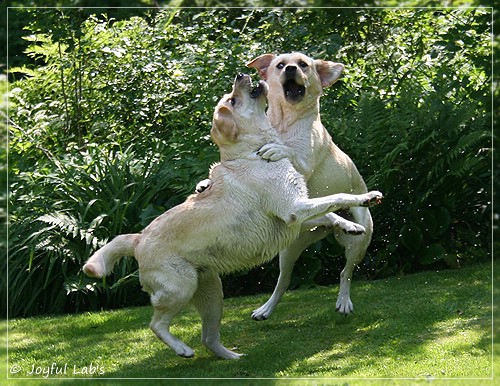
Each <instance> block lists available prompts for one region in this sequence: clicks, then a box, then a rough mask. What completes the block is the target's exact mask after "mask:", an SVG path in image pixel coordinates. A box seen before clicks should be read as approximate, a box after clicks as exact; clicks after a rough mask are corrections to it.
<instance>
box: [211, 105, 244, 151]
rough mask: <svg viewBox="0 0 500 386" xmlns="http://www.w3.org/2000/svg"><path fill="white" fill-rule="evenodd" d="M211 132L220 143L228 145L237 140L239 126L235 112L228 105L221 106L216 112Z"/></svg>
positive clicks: (215, 140) (213, 137)
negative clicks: (235, 118) (234, 115)
mask: <svg viewBox="0 0 500 386" xmlns="http://www.w3.org/2000/svg"><path fill="white" fill-rule="evenodd" d="M210 134H211V136H212V139H213V140H214V142H215V143H216V144H218V145H227V144H231V143H234V142H236V138H237V137H238V127H237V126H236V121H235V120H234V117H233V113H232V112H231V110H229V109H228V108H227V107H224V106H221V107H219V109H218V110H217V111H216V112H215V114H214V120H213V124H212V130H210Z"/></svg>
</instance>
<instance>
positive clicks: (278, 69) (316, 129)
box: [247, 53, 373, 320]
mask: <svg viewBox="0 0 500 386" xmlns="http://www.w3.org/2000/svg"><path fill="white" fill-rule="evenodd" d="M247 66H248V67H252V68H256V69H257V70H258V72H259V74H260V76H261V77H262V78H263V79H264V80H265V81H266V82H267V83H268V85H269V94H268V103H269V110H268V113H267V116H268V118H269V121H270V123H271V125H272V126H273V127H274V128H275V129H276V130H277V132H278V135H279V137H280V139H281V144H280V143H278V142H275V143H269V144H267V145H265V146H264V147H263V148H262V149H261V151H260V153H259V154H261V156H262V157H263V158H265V159H268V160H273V161H274V160H278V159H281V158H282V157H287V158H289V159H290V160H291V161H292V164H293V165H294V166H295V168H296V169H297V170H298V171H299V172H300V173H301V174H302V175H304V178H305V180H306V182H307V187H308V189H309V195H310V196H311V197H321V196H325V195H328V194H334V193H342V192H344V193H352V194H362V193H366V192H367V188H366V185H365V183H364V181H363V178H362V177H361V175H360V173H359V172H358V170H357V168H356V166H355V165H354V163H353V161H352V160H351V159H350V158H349V157H348V156H347V154H345V153H344V152H343V151H342V150H340V149H339V147H338V146H336V145H335V143H334V142H333V141H332V138H331V136H330V134H329V133H328V132H327V130H326V129H325V127H324V126H323V124H322V123H321V117H320V103H319V99H320V96H321V95H322V93H323V88H325V87H329V86H331V85H332V84H333V83H335V81H337V79H338V78H339V76H340V75H341V73H342V71H343V69H344V66H343V65H342V64H340V63H334V62H329V61H324V60H314V59H311V58H309V57H308V56H306V55H303V54H301V53H291V54H283V55H278V56H277V55H274V54H265V55H261V56H259V57H258V58H256V59H254V60H252V61H251V62H249V63H248V64H247ZM349 212H350V215H349V217H352V218H351V219H352V220H353V221H354V222H355V223H357V224H359V225H357V226H353V223H347V224H346V222H345V221H346V220H345V219H344V218H342V217H340V216H339V215H337V214H334V213H332V214H330V215H328V216H327V217H328V218H329V219H330V221H331V225H332V227H333V228H334V234H335V238H336V240H337V241H338V242H339V243H340V244H341V245H342V246H343V247H344V248H345V257H346V260H347V261H346V265H345V267H344V269H343V270H342V272H341V274H340V291H339V295H338V298H337V303H336V309H337V310H338V311H339V312H341V313H343V314H349V313H351V312H352V311H353V304H352V301H351V298H350V285H351V279H352V274H353V271H354V268H355V267H356V265H357V264H358V263H359V262H360V261H361V260H362V259H363V258H364V255H365V253H366V250H367V248H368V245H369V244H370V241H371V236H372V232H373V222H372V217H371V215H370V211H369V210H368V208H366V207H351V208H350V209H349ZM349 227H350V229H349ZM346 229H347V230H346ZM330 232H331V230H329V229H328V228H325V227H323V228H318V229H316V230H314V231H312V232H310V231H305V232H302V233H301V234H300V236H299V237H298V238H297V240H295V241H294V242H293V243H292V244H291V245H290V246H289V247H288V248H286V249H284V250H282V251H281V252H280V275H279V278H278V283H277V285H276V288H275V290H274V292H273V294H272V295H271V297H270V298H269V300H268V301H267V302H266V303H265V304H264V305H262V306H261V307H260V308H258V309H256V310H255V311H254V312H253V314H252V317H253V318H254V319H255V320H264V319H267V318H268V317H269V316H270V315H271V313H272V312H273V310H274V308H275V307H276V305H277V304H278V302H279V301H280V299H281V297H282V296H283V294H284V292H285V291H286V289H287V288H288V285H289V284H290V279H291V276H292V271H293V266H294V264H295V262H296V261H297V259H298V258H299V256H300V254H301V253H302V251H303V250H304V249H305V248H307V246H309V245H311V244H312V243H314V242H316V241H318V240H320V239H322V238H323V237H325V236H326V235H327V234H328V233H330Z"/></svg>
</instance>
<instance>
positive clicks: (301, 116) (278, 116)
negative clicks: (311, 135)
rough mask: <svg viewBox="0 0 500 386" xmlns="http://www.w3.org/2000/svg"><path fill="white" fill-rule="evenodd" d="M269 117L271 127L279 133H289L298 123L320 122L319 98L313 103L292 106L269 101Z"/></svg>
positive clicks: (282, 102)
mask: <svg viewBox="0 0 500 386" xmlns="http://www.w3.org/2000/svg"><path fill="white" fill-rule="evenodd" d="M267 117H268V119H269V122H271V125H272V126H273V127H275V128H276V130H278V131H281V132H283V131H288V130H290V129H291V128H293V127H295V126H296V125H297V123H298V122H299V121H300V122H304V121H311V123H312V122H314V121H316V120H319V119H320V118H319V98H317V99H315V100H313V101H312V102H311V103H305V102H300V103H299V104H297V105H291V104H289V103H288V102H286V101H279V100H278V101H269V108H268V110H267Z"/></svg>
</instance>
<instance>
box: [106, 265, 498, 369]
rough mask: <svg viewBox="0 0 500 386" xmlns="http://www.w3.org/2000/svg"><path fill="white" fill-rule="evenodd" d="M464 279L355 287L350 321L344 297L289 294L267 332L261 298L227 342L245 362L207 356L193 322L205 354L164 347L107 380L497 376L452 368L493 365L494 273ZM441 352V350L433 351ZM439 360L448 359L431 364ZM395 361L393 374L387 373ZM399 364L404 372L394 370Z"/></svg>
mask: <svg viewBox="0 0 500 386" xmlns="http://www.w3.org/2000/svg"><path fill="white" fill-rule="evenodd" d="M458 272H459V271H458ZM463 273H464V275H463V276H461V275H457V271H455V272H453V271H445V272H439V273H425V274H420V275H413V276H411V277H406V278H402V279H390V280H387V281H383V282H373V283H356V284H355V286H354V287H355V288H354V289H353V292H354V294H355V297H356V300H357V302H356V303H357V304H356V305H357V310H359V312H357V313H356V314H355V315H352V316H349V317H343V316H341V315H339V314H337V313H336V312H335V311H334V301H335V298H336V288H320V289H313V290H307V291H296V292H291V293H289V294H287V296H286V297H285V299H284V300H283V302H282V303H281V304H280V306H279V308H278V309H277V311H276V313H275V314H274V315H273V317H272V318H271V319H270V320H268V321H265V322H255V321H253V320H251V319H250V317H249V316H250V313H251V310H252V309H253V308H255V307H256V306H258V305H260V304H259V303H257V304H256V303H255V299H256V298H244V299H230V301H228V302H227V306H226V310H225V317H224V320H223V326H222V341H223V343H224V344H225V345H227V346H228V347H230V348H232V347H233V346H236V345H237V346H238V347H239V350H240V351H241V352H245V353H246V354H247V356H246V357H244V358H243V359H241V360H239V361H223V360H220V359H217V358H214V357H213V356H212V355H211V354H210V353H208V352H207V350H206V349H204V348H202V347H201V344H200V342H199V331H200V327H199V320H198V318H197V317H196V316H193V315H192V314H191V315H190V316H189V317H186V319H185V320H184V321H182V323H184V322H187V323H195V324H197V327H196V331H195V332H194V333H191V335H190V336H189V340H188V344H191V345H192V347H194V349H195V351H196V353H197V356H196V357H195V358H193V359H187V360H186V359H182V358H177V357H175V356H174V354H173V353H172V352H171V351H170V349H168V348H167V347H165V348H163V349H160V350H158V351H157V350H155V355H151V356H148V357H146V358H144V359H143V360H141V361H136V362H132V363H130V364H129V365H128V366H127V367H126V368H124V367H121V368H120V369H117V371H116V372H115V373H108V374H107V375H108V376H116V377H120V376H131V377H135V376H147V377H160V378H161V377H167V378H169V377H203V378H205V377H206V378H210V377H214V376H217V377H220V376H221V374H224V376H223V377H228V378H230V377H235V378H239V377H243V378H247V377H264V378H267V377H297V376H330V377H331V376H338V377H345V376H353V375H356V374H366V369H369V368H372V369H373V374H372V376H374V377H392V376H399V377H401V376H404V377H428V376H435V377H439V376H441V377H443V376H451V377H457V376H462V377H489V376H491V366H486V367H484V368H482V369H477V370H476V372H475V373H470V374H467V373H463V372H462V369H461V368H460V364H459V363H458V364H457V363H446V362H449V361H450V360H452V359H453V358H455V359H458V360H460V358H464V356H469V357H474V356H476V357H484V356H490V355H491V351H490V350H491V286H490V284H491V276H490V272H489V271H488V267H486V269H484V268H483V269H479V270H478V269H476V270H473V269H468V270H464V271H463ZM259 299H260V300H263V298H259ZM176 325H179V323H178V322H177V323H176ZM470 331H481V332H483V333H482V334H480V336H479V337H474V338H473V341H470V342H468V343H467V342H466V343H464V342H463V341H460V342H457V343H454V342H453V337H454V336H455V335H456V334H459V335H460V334H467V333H468V332H470ZM448 340H452V341H451V342H448ZM466 340H467V339H466ZM436 342H437V343H438V344H437V346H436V347H435V348H432V347H429V346H430V345H431V344H436ZM157 344H160V345H161V343H160V342H157V343H156V344H155V346H156V345H157ZM432 350H437V351H440V350H441V352H435V353H434V355H432V354H433V351H432ZM388 358H389V359H390V362H392V364H388V366H389V367H388V368H387V369H386V370H384V361H386V360H387V359H388ZM394 359H396V360H397V361H396V362H397V363H399V364H400V368H398V369H395V368H391V367H390V366H394ZM415 360H416V361H420V362H425V361H426V360H427V361H428V367H426V364H425V363H420V364H417V366H415V363H413V362H415ZM440 360H441V361H442V362H443V363H440V362H439V361H440ZM401 364H402V365H403V366H401ZM405 364H406V365H407V366H405ZM405 367H407V368H405ZM391 371H398V373H397V374H391ZM415 371H417V373H415ZM464 371H465V372H467V371H468V369H464Z"/></svg>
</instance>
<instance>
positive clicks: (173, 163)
mask: <svg viewBox="0 0 500 386" xmlns="http://www.w3.org/2000/svg"><path fill="white" fill-rule="evenodd" d="M9 12H11V13H12V14H9V17H16V16H17V17H19V18H24V19H25V20H31V22H30V24H29V29H31V32H29V31H28V32H27V33H26V37H25V38H26V39H27V40H28V41H29V48H28V50H27V52H26V54H27V55H28V57H29V60H30V63H31V64H29V65H26V66H18V67H17V68H11V69H10V77H11V80H12V83H11V85H10V91H11V109H10V120H11V126H10V158H9V160H10V163H9V166H10V171H9V172H10V181H11V186H10V192H11V196H10V199H11V206H10V216H11V217H10V246H9V291H10V292H9V295H10V297H9V300H10V308H11V309H10V312H11V315H12V316H14V315H32V314H38V313H57V312H65V311H74V310H86V309H99V308H101V307H120V306H123V305H131V304H143V303H144V302H147V297H146V296H145V294H143V293H142V292H141V291H140V289H139V288H140V286H139V283H138V278H137V272H136V265H135V262H134V261H133V260H132V259H124V260H123V261H122V263H121V264H120V265H118V266H117V267H116V269H115V271H114V273H113V275H112V276H111V277H108V278H106V279H105V280H103V281H95V280H91V279H89V278H86V277H84V275H83V274H82V272H81V271H80V267H81V265H82V263H83V262H84V261H85V260H86V259H87V258H88V257H89V255H90V254H91V253H92V252H93V251H94V250H95V249H96V248H97V247H98V246H100V245H102V244H103V243H105V242H106V241H107V240H109V239H111V238H112V237H114V236H115V235H116V234H119V233H122V232H132V231H133V232H135V231H139V230H140V229H142V228H143V227H144V226H145V225H147V224H148V222H149V221H151V219H153V218H154V217H155V216H157V215H158V214H160V213H162V212H163V211H165V210H167V209H168V208H170V207H172V206H173V205H175V204H177V203H179V202H181V201H182V200H183V199H184V198H185V197H186V195H187V194H188V193H190V192H191V191H192V190H193V188H194V186H195V184H196V182H197V181H198V180H199V179H201V178H204V177H205V176H206V174H207V171H208V168H209V166H210V164H211V163H213V162H215V161H217V159H218V152H217V149H216V147H215V146H214V145H213V144H212V143H211V141H210V137H209V130H210V127H211V117H212V113H213V109H214V107H215V104H216V102H217V101H218V99H219V98H220V97H221V96H222V95H223V94H224V93H226V92H228V91H229V90H230V87H231V83H232V79H233V78H234V76H235V74H236V73H237V72H239V71H244V72H248V73H252V71H250V70H249V69H245V67H244V64H245V63H246V62H248V61H249V60H251V59H252V58H254V57H256V56H258V55H260V54H263V53H266V52H275V53H281V52H290V51H302V52H305V53H307V54H308V55H310V56H313V57H316V58H324V59H329V60H334V61H339V62H342V63H344V64H345V66H346V70H345V73H344V76H343V78H342V80H341V81H340V82H338V83H337V84H336V85H335V86H333V87H332V88H330V89H328V90H325V96H324V97H323V98H322V119H323V123H324V124H325V126H326V127H327V128H328V129H329V130H330V132H331V133H332V136H333V138H334V141H335V142H336V143H337V144H338V145H339V146H340V147H341V148H343V149H344V150H345V151H346V152H347V153H348V154H349V155H350V156H351V157H352V158H353V160H354V161H355V163H356V165H357V166H358V168H359V169H360V171H361V173H362V175H363V176H364V177H365V180H366V182H367V184H368V186H369V188H370V189H379V190H381V191H383V192H384V193H385V195H386V198H385V200H384V203H383V204H382V205H381V206H379V207H377V208H374V210H373V217H374V221H375V234H374V238H373V242H372V245H371V247H370V249H369V251H368V254H367V257H366V259H365V261H364V262H363V263H362V265H361V266H360V270H359V272H358V274H359V275H364V276H367V277H370V278H377V277H384V276H387V275H391V274H396V273H402V272H414V271H417V270H421V269H426V268H436V267H447V266H452V267H456V266H459V265H463V264H467V263H469V262H474V261H483V260H485V259H488V258H489V251H490V245H491V240H490V235H491V231H490V228H489V227H490V213H491V212H490V205H491V202H490V200H491V172H492V171H491V129H490V124H491V113H490V112H491V96H490V92H491V86H490V85H491V73H490V68H491V65H490V62H491V52H490V50H491V47H490V36H489V32H490V21H491V14H489V13H488V12H489V11H488V10H487V9H484V10H483V9H469V10H458V9H454V10H442V11H441V10H436V9H430V10H425V9H274V10H273V9H209V10H203V9H177V10H164V11H161V12H151V13H148V14H145V15H144V14H143V15H142V16H140V17H139V16H137V17H131V18H128V19H125V20H120V21H117V20H113V19H108V18H107V17H106V16H105V15H99V14H97V15H91V16H88V14H83V13H82V12H83V11H82V10H78V9H61V10H57V9H37V10H18V9H16V10H10V11H9ZM85 12H87V13H88V9H87V10H85ZM253 75H255V74H253ZM341 253H342V251H341V249H340V248H339V246H338V245H337V244H336V243H335V241H334V240H333V238H332V237H327V238H326V239H324V240H322V241H321V242H318V243H316V244H315V245H313V246H311V247H310V248H309V249H308V251H306V252H305V253H304V255H305V256H307V257H306V258H303V259H301V260H300V261H299V264H298V265H297V267H296V269H295V276H294V282H293V285H294V286H299V285H311V284H328V283H332V282H336V281H337V280H338V279H337V278H338V274H339V271H340V269H341V267H342V266H343V263H344V262H343V258H342V257H341ZM277 272H278V270H277V264H276V263H271V264H269V265H267V266H265V267H263V268H262V267H261V268H258V269H255V270H252V271H250V272H242V273H239V274H235V275H232V276H228V277H226V278H225V288H226V294H228V295H238V294H246V293H255V292H258V291H263V290H269V289H270V288H272V287H273V285H274V283H275V280H276V278H277Z"/></svg>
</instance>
